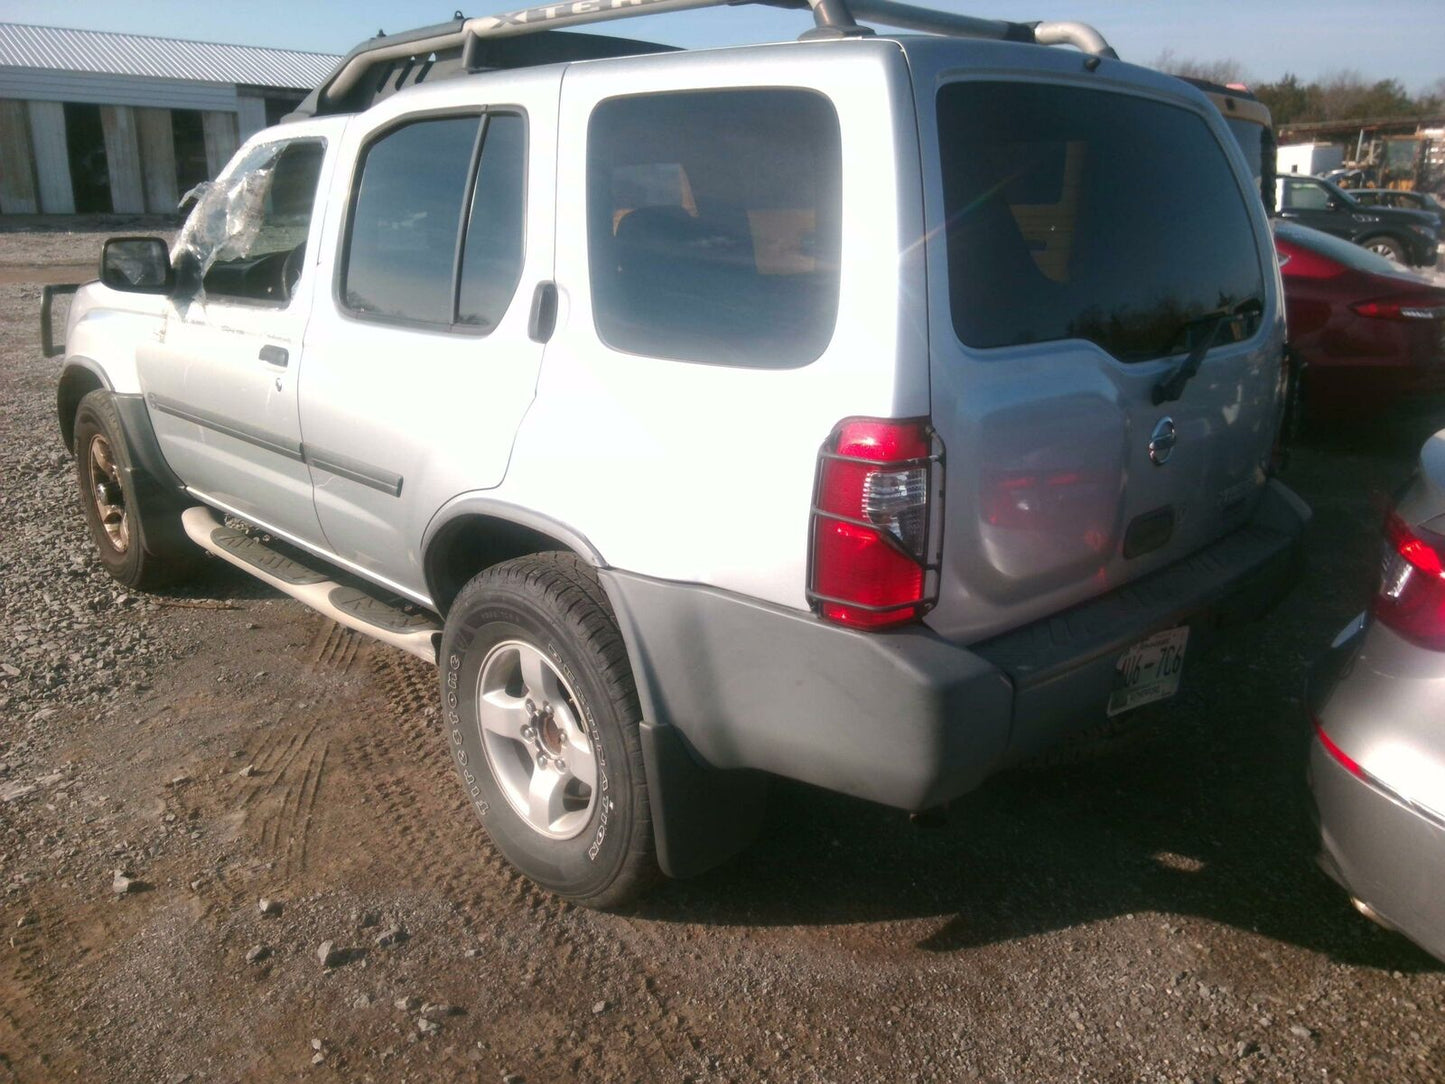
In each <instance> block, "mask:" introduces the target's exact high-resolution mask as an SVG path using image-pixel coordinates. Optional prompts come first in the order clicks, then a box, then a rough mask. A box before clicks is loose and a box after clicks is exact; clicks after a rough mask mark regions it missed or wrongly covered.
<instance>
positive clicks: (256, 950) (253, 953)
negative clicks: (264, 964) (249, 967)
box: [246, 945, 271, 964]
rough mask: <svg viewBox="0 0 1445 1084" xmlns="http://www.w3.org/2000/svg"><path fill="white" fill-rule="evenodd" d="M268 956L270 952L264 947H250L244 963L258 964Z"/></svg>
mask: <svg viewBox="0 0 1445 1084" xmlns="http://www.w3.org/2000/svg"><path fill="white" fill-rule="evenodd" d="M270 955H271V950H270V949H269V948H267V947H266V946H265V945H252V946H251V947H250V948H249V949H247V950H246V962H247V963H248V964H254V963H259V962H260V961H261V960H264V959H265V958H266V957H267V956H270Z"/></svg>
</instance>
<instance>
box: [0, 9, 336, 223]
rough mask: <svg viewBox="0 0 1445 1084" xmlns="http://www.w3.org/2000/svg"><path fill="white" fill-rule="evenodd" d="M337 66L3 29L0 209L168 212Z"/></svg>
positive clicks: (270, 54) (55, 30)
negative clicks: (246, 139)
mask: <svg viewBox="0 0 1445 1084" xmlns="http://www.w3.org/2000/svg"><path fill="white" fill-rule="evenodd" d="M339 59H340V58H339V57H336V56H332V55H330V54H325V53H303V52H297V51H294V50H289V49H262V48H255V47H252V46H245V45H219V44H212V43H209V42H199V41H179V40H173V39H170V38H153V37H145V36H142V35H138V34H113V33H104V32H100V31H94V30H66V29H61V28H59V27H48V26H25V25H21V24H18V23H0V214H71V213H75V212H91V213H97V212H98V213H106V212H118V213H138V212H143V211H152V212H165V211H171V210H174V209H175V207H176V203H177V201H178V200H179V198H180V196H181V194H182V193H183V192H185V191H186V190H187V189H188V188H190V187H191V186H192V185H194V184H196V183H197V182H199V181H202V180H205V179H206V178H208V177H214V176H215V175H216V173H217V172H218V171H219V170H220V168H221V167H222V166H223V165H225V163H226V160H227V159H228V158H230V156H231V154H232V153H233V152H234V151H235V149H236V147H237V146H238V145H239V143H240V140H242V139H244V138H246V137H247V136H249V135H250V134H251V133H252V132H255V131H257V130H259V129H261V128H263V127H265V126H266V125H267V124H270V123H274V122H275V121H276V120H278V119H280V117H281V116H282V114H284V113H286V112H288V111H289V110H290V109H291V108H292V107H293V106H295V105H296V104H297V103H298V102H300V100H301V99H302V97H304V96H305V94H306V92H307V91H309V90H310V89H311V88H312V87H314V86H315V85H316V84H317V83H319V82H321V80H322V79H323V78H324V77H325V76H326V75H327V73H328V72H330V71H331V69H332V68H333V67H334V66H335V65H336V62H337V61H338V60H339Z"/></svg>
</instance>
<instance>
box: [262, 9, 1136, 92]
mask: <svg viewBox="0 0 1445 1084" xmlns="http://www.w3.org/2000/svg"><path fill="white" fill-rule="evenodd" d="M743 4H761V5H764V6H768V7H779V8H791V9H797V10H804V9H807V10H810V11H811V12H812V15H813V24H814V25H813V27H812V28H811V29H810V30H808V31H806V32H805V33H804V34H803V35H802V37H803V38H805V39H808V38H840V37H859V36H865V35H870V34H872V33H873V31H872V30H870V29H869V28H868V27H866V26H860V25H858V23H857V21H856V20H855V16H857V17H860V18H863V19H865V20H867V21H869V22H875V23H880V24H883V25H886V26H893V27H900V28H902V29H907V30H922V31H925V32H927V33H932V34H942V35H946V36H949V37H967V38H986V39H990V40H994V41H1012V42H1025V43H1030V44H1035V45H1073V46H1075V47H1076V48H1078V49H1080V50H1081V51H1083V52H1085V53H1088V54H1090V55H1091V56H1094V57H1108V58H1110V59H1114V58H1117V56H1118V54H1117V53H1115V52H1114V50H1113V49H1112V48H1110V47H1109V43H1108V42H1107V41H1105V40H1104V38H1103V35H1101V34H1100V33H1099V32H1098V31H1097V30H1095V29H1094V28H1093V27H1091V26H1088V25H1087V24H1085V23H1076V22H1035V23H1014V22H1007V21H1005V20H1002V19H979V18H974V17H973V16H969V15H956V14H953V13H952V12H946V11H936V10H934V9H932V8H924V7H917V6H915V5H913V4H905V3H901V2H899V0H569V2H567V3H558V4H550V5H547V6H545V7H535V8H524V9H522V10H519V11H509V12H503V13H501V14H498V15H481V16H477V17H475V18H471V19H465V18H462V17H461V16H460V12H459V13H458V18H456V19H454V20H453V21H451V22H449V23H439V24H437V25H436V26H427V27H421V28H419V29H417V30H408V31H406V32H404V33H401V34H389V35H377V36H376V37H375V38H372V39H371V40H369V41H365V42H363V43H362V44H360V45H358V46H357V47H356V48H355V49H353V50H351V52H349V53H348V54H346V56H344V57H342V59H341V62H340V63H339V64H338V65H337V66H336V69H335V70H334V71H333V72H332V73H331V74H330V75H329V76H328V77H327V78H326V80H325V81H324V82H323V83H322V84H321V85H320V86H319V87H317V88H316V89H315V90H314V91H312V92H311V94H310V95H308V96H307V98H306V100H305V101H304V102H302V103H301V104H300V105H299V106H298V107H297V108H296V111H295V112H293V113H290V114H288V115H287V116H286V118H285V119H286V120H301V119H304V118H306V117H314V116H320V115H326V114H332V113H352V112H357V111H359V110H361V109H365V108H367V107H368V106H370V105H372V104H373V103H375V102H377V101H380V100H381V99H382V98H384V97H387V96H388V95H390V94H394V93H395V92H396V91H398V90H402V89H404V88H405V87H408V86H413V85H415V84H416V83H420V82H423V81H432V82H434V81H436V80H437V79H442V78H447V77H450V76H454V75H463V74H467V73H469V72H477V71H493V70H497V69H501V68H524V67H532V66H534V65H538V64H554V63H559V62H563V61H570V60H598V59H602V58H606V57H617V56H637V55H639V54H644V53H659V52H670V51H672V49H673V47H672V46H669V45H659V44H657V43H655V42H646V41H633V40H629V39H626V38H616V37H610V36H604V35H600V34H573V33H565V32H559V31H558V29H557V28H559V27H564V26H579V25H582V24H588V23H600V22H609V21H611V20H613V19H627V18H632V17H635V16H638V15H654V14H661V13H664V12H673V11H688V10H692V9H695V8H709V7H736V6H741V5H743Z"/></svg>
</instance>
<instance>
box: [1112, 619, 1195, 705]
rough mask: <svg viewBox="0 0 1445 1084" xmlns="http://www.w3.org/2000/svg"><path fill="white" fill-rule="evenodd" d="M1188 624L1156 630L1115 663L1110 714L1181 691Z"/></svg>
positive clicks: (1187, 640)
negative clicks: (1180, 681)
mask: <svg viewBox="0 0 1445 1084" xmlns="http://www.w3.org/2000/svg"><path fill="white" fill-rule="evenodd" d="M1188 643H1189V629H1188V627H1184V628H1177V629H1166V630H1165V631H1164V632H1156V633H1155V634H1154V635H1153V636H1151V637H1149V638H1148V639H1147V640H1140V641H1139V642H1138V643H1137V644H1135V645H1134V646H1133V647H1131V648H1130V649H1129V650H1128V651H1126V652H1124V654H1122V655H1120V656H1119V661H1118V662H1117V663H1115V664H1114V687H1113V689H1112V690H1111V691H1110V693H1109V715H1110V716H1114V715H1118V714H1119V713H1120V712H1123V711H1128V710H1130V709H1131V708H1137V707H1139V706H1141V705H1143V704H1152V703H1153V702H1154V701H1156V700H1166V699H1168V698H1169V697H1171V696H1173V695H1174V694H1175V693H1177V692H1178V691H1179V676H1180V674H1182V673H1183V672H1184V648H1185V646H1186V645H1187V644H1188Z"/></svg>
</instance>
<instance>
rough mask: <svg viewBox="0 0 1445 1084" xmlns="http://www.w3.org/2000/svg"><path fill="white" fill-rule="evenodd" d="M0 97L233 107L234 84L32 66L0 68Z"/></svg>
mask: <svg viewBox="0 0 1445 1084" xmlns="http://www.w3.org/2000/svg"><path fill="white" fill-rule="evenodd" d="M0 98H21V99H25V100H28V101H32V102H89V103H91V104H93V105H141V106H152V107H154V108H157V109H230V110H233V111H234V110H235V108H236V88H235V87H233V86H229V85H226V84H218V83H194V82H186V81H184V80H180V79H144V78H141V77H140V76H135V75H84V74H79V73H76V72H61V71H40V70H37V69H35V68H0Z"/></svg>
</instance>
